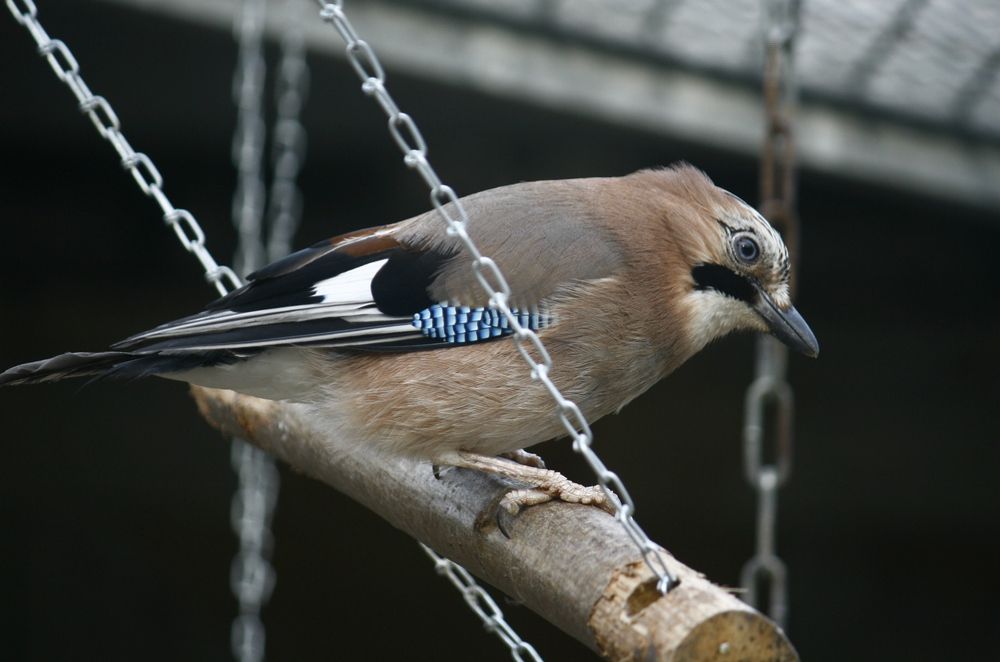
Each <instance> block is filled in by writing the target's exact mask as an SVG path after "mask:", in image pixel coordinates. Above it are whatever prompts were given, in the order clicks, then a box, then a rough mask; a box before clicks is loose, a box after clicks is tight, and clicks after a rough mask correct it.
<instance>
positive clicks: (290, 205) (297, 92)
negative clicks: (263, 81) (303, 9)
mask: <svg viewBox="0 0 1000 662" xmlns="http://www.w3.org/2000/svg"><path fill="white" fill-rule="evenodd" d="M297 4H298V0H285V1H284V6H283V7H282V9H281V11H282V16H283V17H284V20H285V26H284V34H283V36H282V39H281V62H280V63H279V64H278V76H277V80H276V87H275V97H276V101H277V106H278V112H277V117H276V119H275V121H274V130H273V132H272V140H273V144H274V155H273V164H274V177H273V179H272V180H271V191H270V193H271V200H270V206H269V208H268V237H267V259H268V261H269V262H270V261H274V260H277V259H279V258H282V257H284V256H286V255H288V254H289V253H290V252H291V250H292V237H293V236H294V235H295V231H296V230H297V229H298V227H299V220H300V218H301V215H302V193H301V191H300V190H299V186H298V183H297V181H296V180H297V179H298V175H299V170H301V169H302V162H303V161H304V160H305V151H306V129H305V127H304V126H303V125H302V122H301V120H300V119H299V116H300V114H301V111H302V106H303V104H305V101H306V97H307V96H308V94H309V65H308V64H307V63H306V53H305V42H304V40H303V35H302V25H301V23H300V22H299V13H298V12H297V11H295V5H297Z"/></svg>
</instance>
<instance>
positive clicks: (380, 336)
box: [0, 226, 544, 385]
mask: <svg viewBox="0 0 1000 662" xmlns="http://www.w3.org/2000/svg"><path fill="white" fill-rule="evenodd" d="M393 228H394V226H388V227H385V228H376V229H373V230H366V231H362V232H359V233H355V234H351V235H344V236H342V237H336V238H334V239H330V240H327V241H323V242H321V243H319V244H316V245H315V246H312V247H310V248H307V249H304V250H301V251H299V252H297V253H294V254H292V255H289V256H288V257H285V258H283V259H281V260H279V261H277V262H274V263H273V264H271V265H268V266H267V267H265V268H263V269H261V270H260V271H258V272H256V273H254V274H252V275H251V276H250V277H249V282H248V283H247V284H246V285H244V286H243V287H241V288H239V289H237V290H235V291H233V292H231V293H229V294H228V295H226V296H224V297H222V298H221V299H218V300H216V301H214V302H213V303H211V304H209V305H208V306H207V307H206V308H205V310H203V311H202V312H200V313H198V314H196V315H192V316H190V317H185V318H182V319H179V320H176V321H173V322H169V323H167V324H163V325H161V326H158V327H156V328H154V329H151V330H149V331H145V332H143V333H139V334H136V335H134V336H132V337H130V338H127V339H125V340H123V341H121V342H119V343H116V344H114V345H112V347H111V350H112V351H107V352H95V353H87V352H72V353H67V354H60V355H59V356H55V357H52V358H49V359H45V360H42V361H36V362H32V363H25V364H23V365H19V366H16V367H14V368H11V369H9V370H7V371H6V372H4V373H2V374H0V385H7V384H28V383H39V382H48V381H55V380H60V379H67V378H71V377H86V376H102V377H103V376H106V377H112V378H136V377H145V376H149V375H165V376H170V375H171V374H172V373H175V374H176V373H186V372H188V371H192V370H196V369H199V368H208V367H216V366H224V365H230V364H235V363H239V362H241V361H245V360H247V359H249V358H252V357H254V356H257V355H259V354H260V353H262V352H265V351H266V350H269V349H275V348H281V347H311V348H328V349H331V350H338V351H350V350H364V351H413V350H420V349H433V348H438V347H449V346H454V345H455V344H463V343H467V342H471V341H479V340H490V339H493V338H496V337H500V336H503V335H507V333H508V331H507V329H506V323H505V322H503V321H502V320H500V321H498V320H497V318H496V315H495V314H493V322H494V324H493V326H492V327H490V328H487V327H485V326H484V327H483V329H480V330H478V331H477V330H476V329H477V328H478V327H476V328H472V327H475V326H476V323H472V325H471V327H470V328H471V331H469V333H468V334H466V331H467V330H468V329H467V328H466V326H461V325H462V324H465V322H464V321H463V320H464V318H463V313H462V312H461V311H462V310H464V311H465V313H469V312H470V309H468V308H466V309H455V308H449V307H447V306H446V305H441V304H439V303H438V302H435V301H432V300H431V298H430V296H429V294H428V290H429V288H430V285H431V282H432V281H433V279H434V278H435V276H436V275H437V274H438V273H439V271H440V270H441V268H442V266H443V265H444V263H445V262H446V261H447V260H449V259H450V258H451V257H452V254H451V253H449V252H447V251H442V250H433V249H418V248H414V247H411V246H406V245H404V244H401V243H400V242H398V241H397V240H396V239H395V238H394V236H393V234H394V232H393ZM456 310H459V312H458V313H456V312H455V311H456ZM449 311H451V312H450V313H449ZM475 314H476V313H475V312H474V311H473V312H472V315H475ZM486 314H487V317H488V316H489V311H487V313H486ZM449 315H450V317H449ZM479 315H480V316H481V315H482V313H481V312H480V313H479ZM421 316H422V317H423V322H422V323H421ZM465 317H468V314H466V315H465ZM476 319H479V318H478V317H477V318H476ZM533 319H534V320H535V322H536V324H535V325H536V326H540V325H543V324H544V320H541V321H539V318H538V316H537V315H535V316H533ZM456 324H457V325H458V330H459V334H456V333H455V332H454V330H455V328H456ZM435 325H437V326H435ZM467 326H468V325H467Z"/></svg>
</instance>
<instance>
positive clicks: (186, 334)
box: [0, 165, 817, 500]
mask: <svg viewBox="0 0 1000 662" xmlns="http://www.w3.org/2000/svg"><path fill="white" fill-rule="evenodd" d="M463 204H464V206H465V208H466V210H467V211H468V214H469V217H470V221H469V225H468V232H469V235H470V236H471V237H472V239H473V240H474V241H475V242H476V244H477V245H478V247H479V249H480V251H481V252H482V253H483V254H484V255H488V256H490V257H491V258H493V259H494V260H495V261H496V262H497V264H498V265H499V267H500V269H501V270H502V271H503V273H504V274H505V276H506V278H507V280H508V282H509V284H510V286H511V288H512V291H513V295H512V299H511V304H512V305H513V306H515V307H517V308H519V309H521V310H522V311H532V312H534V313H537V314H538V315H539V319H540V320H542V321H543V322H544V325H543V326H544V328H542V329H541V330H540V331H539V335H540V337H541V338H542V340H543V341H544V343H545V345H546V347H547V348H548V351H549V352H550V354H551V356H552V359H553V363H554V368H553V372H552V378H553V381H554V382H555V383H556V384H557V385H558V386H559V388H560V389H562V391H563V393H564V394H565V395H566V397H568V398H570V399H572V400H574V401H575V402H576V403H577V404H578V405H579V406H580V408H581V409H582V411H583V413H584V414H585V415H586V416H587V417H588V418H589V419H590V420H594V419H597V418H600V417H601V416H604V415H606V414H609V413H612V412H615V411H617V410H619V409H621V407H623V406H624V405H625V404H627V403H628V402H630V401H631V400H632V399H633V398H635V397H636V396H638V395H639V394H641V393H642V392H644V391H645V390H647V389H648V388H649V387H650V386H652V385H653V384H655V383H656V382H657V381H658V380H660V379H662V378H663V377H664V376H666V375H667V374H669V373H670V372H671V371H673V370H674V369H676V368H677V367H678V366H679V365H681V364H682V363H683V362H684V361H686V360H687V359H688V358H689V357H690V356H691V355H693V354H694V353H695V352H697V351H699V350H700V349H702V348H703V347H704V346H705V345H706V344H707V343H709V342H711V341H712V340H715V339H716V338H719V337H722V336H724V335H726V334H728V333H730V332H732V331H739V330H751V331H762V332H770V333H773V334H774V335H775V336H777V337H778V338H779V339H781V340H783V341H784V342H786V343H788V344H789V345H791V346H792V347H794V348H796V349H798V350H800V351H803V352H805V353H808V354H812V355H815V353H816V352H817V345H816V340H815V338H814V337H813V336H812V333H811V331H809V329H808V326H806V324H805V322H804V321H803V320H802V318H801V317H800V316H799V315H798V313H797V312H795V310H794V308H792V307H791V302H790V300H789V293H788V276H789V268H788V252H787V250H786V249H785V246H784V244H783V243H782V241H781V238H780V237H779V235H778V234H777V233H776V232H775V231H774V230H773V228H771V226H770V225H768V223H767V222H766V221H765V220H764V219H763V218H762V217H761V216H760V215H759V214H757V212H755V211H754V210H753V209H752V208H750V207H749V206H748V205H746V204H745V203H744V202H743V201H741V200H740V199H739V198H737V197H735V196H733V195H732V194H730V193H728V192H726V191H724V190H723V189H720V188H717V187H716V186H715V185H714V184H712V182H711V181H710V180H709V179H708V178H707V177H706V176H705V175H704V174H703V173H701V172H700V171H698V170H696V169H694V168H692V167H690V166H686V165H680V166H676V167H672V168H665V169H659V170H644V171H641V172H637V173H634V174H632V175H628V176H626V177H611V178H592V179H577V180H561V181H543V182H529V183H523V184H515V185H512V186H506V187H501V188H498V189H493V190H490V191H485V192H482V193H478V194H475V195H472V196H469V197H467V198H465V199H463ZM435 304H442V305H445V304H448V305H454V306H469V307H473V308H476V307H484V306H486V305H487V304H488V298H487V296H486V295H485V293H484V292H483V291H482V290H481V289H480V287H479V285H478V283H477V282H476V280H475V279H474V278H473V276H472V271H471V257H470V256H469V254H468V253H467V252H465V251H464V250H462V248H461V246H460V245H459V244H458V241H457V240H456V239H455V238H454V237H451V236H449V235H447V234H446V233H445V232H444V226H443V223H442V222H441V220H440V218H439V217H438V215H437V214H436V212H428V213H426V214H422V215H420V216H417V217H414V218H412V219H409V220H406V221H402V222H400V223H396V224H393V225H386V226H380V227H378V228H373V229H370V230H362V231H358V232H354V233H351V234H350V235H344V236H342V237H338V238H334V239H332V240H330V241H328V242H323V243H322V244H317V245H316V246H314V247H312V248H309V249H306V250H303V251H300V252H299V253H296V254H294V255H292V256H289V257H288V258H285V259H284V260H281V261H279V262H277V263H275V264H273V265H270V266H268V267H266V268H265V269H263V270H261V271H260V272H258V274H257V275H256V277H255V279H254V280H252V282H251V283H250V284H249V285H247V286H245V287H244V288H241V289H240V290H238V291H237V292H235V293H233V294H231V295H229V296H227V297H225V298H223V299H221V300H219V301H217V302H215V303H213V304H212V305H211V306H209V307H208V308H207V309H206V310H205V311H204V312H203V313H201V314H199V315H195V316H193V317H190V318H185V319H184V320H178V321H177V322H172V323H170V324H166V325H163V326H161V327H157V328H156V329H153V330H152V331H148V332H146V333H142V334H139V335H137V336H133V337H132V338H130V339H128V340H126V341H124V342H123V343H119V344H118V345H116V346H115V351H113V352H105V353H99V354H92V355H79V354H76V355H62V356H60V357H56V358H54V359H50V360H48V361H42V362H38V363H34V364H27V365H25V366H18V367H17V368H13V369H11V370H9V371H8V372H6V373H4V374H3V375H2V376H0V384H2V383H20V382H31V381H45V380H47V379H53V378H61V377H65V376H76V375H81V374H94V373H100V372H104V371H108V370H110V372H111V373H112V374H113V375H127V376H131V375H136V374H162V375H163V376H166V377H170V378H173V379H181V380H185V381H190V382H193V383H197V384H201V385H205V386H214V387H222V388H230V389H233V390H237V391H242V392H245V393H249V394H252V395H258V396H261V397H266V398H272V399H286V400H292V401H298V402H305V403H308V404H309V406H310V407H311V408H313V409H314V410H315V412H316V413H317V415H319V416H321V417H322V418H323V420H324V422H325V423H326V425H327V426H328V427H329V428H330V429H331V431H333V432H336V436H338V437H339V438H340V439H341V440H342V441H343V445H344V448H348V449H349V448H350V447H352V446H357V445H365V446H368V447H375V448H379V449H381V450H384V451H386V452H397V453H407V454H412V455H416V456H419V457H422V458H426V459H427V460H430V461H432V462H437V463H445V464H446V463H455V464H459V463H461V464H463V466H471V465H470V464H469V462H470V460H469V459H468V458H469V457H475V456H477V455H482V456H494V455H498V454H501V453H506V452H510V451H514V450H516V449H519V448H521V447H523V446H530V445H532V444H536V443H538V442H541V441H545V440H546V439H551V438H553V437H555V436H557V435H559V434H561V433H562V426H561V424H560V423H559V421H558V420H557V419H556V417H555V416H554V415H553V410H554V406H553V402H552V400H551V398H550V397H549V395H548V394H547V393H546V392H545V391H544V390H543V389H542V387H541V386H540V385H539V384H537V383H535V382H532V381H531V379H530V378H529V371H528V368H527V366H526V365H525V364H524V362H523V361H522V359H521V357H520V355H519V353H518V352H517V350H516V348H515V346H514V343H513V342H511V340H510V339H509V338H508V339H503V338H497V339H493V340H481V341H478V342H472V340H469V341H468V342H467V344H462V343H463V342H465V341H459V342H454V343H452V344H448V343H446V342H445V341H444V340H443V339H441V338H440V337H437V338H436V337H435V336H427V332H425V331H418V330H417V329H416V328H415V327H414V324H413V323H411V317H412V316H413V315H414V313H419V311H421V309H423V310H424V312H426V311H427V310H430V309H431V308H427V306H431V307H432V308H433V306H434V305H435ZM418 317H419V314H418ZM421 334H423V335H421ZM461 453H465V455H461ZM468 453H471V454H472V455H471V456H469V455H468ZM460 455H461V457H460ZM476 466H477V467H478V468H486V469H488V470H492V469H489V467H488V466H487V465H482V464H480V465H476ZM489 466H492V465H489ZM584 498H586V499H589V498H590V497H589V496H588V497H581V499H584ZM578 500H580V499H578Z"/></svg>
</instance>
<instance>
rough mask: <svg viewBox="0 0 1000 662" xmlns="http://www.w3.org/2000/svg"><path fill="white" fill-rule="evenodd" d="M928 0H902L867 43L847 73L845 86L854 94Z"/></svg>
mask: <svg viewBox="0 0 1000 662" xmlns="http://www.w3.org/2000/svg"><path fill="white" fill-rule="evenodd" d="M928 1H929V0H904V2H903V4H902V6H900V8H899V9H897V10H896V13H895V14H894V15H893V16H892V18H891V19H889V21H887V22H886V25H885V27H884V28H883V29H882V31H881V32H880V33H879V34H878V36H876V37H875V39H873V40H872V42H871V43H870V44H868V48H867V49H866V50H865V52H864V54H863V55H861V56H860V57H859V58H858V59H857V60H856V61H855V63H854V66H853V67H852V68H851V71H850V73H848V74H847V81H846V84H845V87H846V88H847V89H849V90H852V91H854V93H855V94H860V93H861V92H863V91H864V90H865V89H866V88H867V87H868V85H870V84H871V81H872V79H873V78H874V77H875V74H877V73H878V70H879V69H880V68H881V67H882V65H883V64H885V61H886V60H887V59H888V58H889V56H890V55H891V54H892V50H893V49H894V48H896V46H897V45H899V42H901V41H902V40H903V39H905V38H906V35H908V34H909V33H910V30H912V29H913V25H914V23H916V21H917V17H919V16H920V12H921V11H922V10H923V9H924V8H925V7H926V6H927V3H928Z"/></svg>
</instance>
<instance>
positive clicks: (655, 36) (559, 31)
mask: <svg viewBox="0 0 1000 662" xmlns="http://www.w3.org/2000/svg"><path fill="white" fill-rule="evenodd" d="M112 1H114V2H118V3H123V4H129V5H133V6H136V7H145V8H153V9H158V10H162V11H165V12H170V13H173V14H181V15H184V16H187V17H190V18H194V19H199V20H204V21H209V22H211V23H216V24H219V25H222V26H226V27H228V26H229V25H231V24H232V21H233V18H232V17H233V14H234V13H235V12H237V11H238V8H239V0H112ZM766 1H767V0H367V1H364V2H362V1H361V0H356V1H355V2H347V3H346V10H347V12H348V15H349V16H350V17H351V19H352V21H353V22H354V24H355V25H356V27H357V28H358V31H359V32H360V33H361V34H362V35H363V37H364V38H366V39H367V40H368V41H369V42H370V43H371V44H372V45H373V46H374V48H375V50H376V52H378V53H379V55H380V57H381V58H382V59H383V60H384V61H385V63H386V65H387V66H388V67H389V68H390V75H391V70H392V69H396V70H405V71H407V72H408V73H410V74H415V75H420V76H429V77H433V78H435V79H439V80H444V81H446V82H450V83H454V84H461V85H468V86H471V87H475V88H480V89H483V90H486V91H489V92H491V93H493V94H500V95H504V96H510V97H514V98H517V99H520V100H525V101H529V102H532V103H537V104H542V105H545V106H549V107H556V108H559V109H561V110H568V111H571V112H577V113H581V114H587V115H591V116H596V117H600V118H604V119H606V120H608V121H611V122H618V123H626V124H629V125H633V126H636V125H638V126H642V127H644V128H646V129H649V130H653V131H658V132H663V133H667V134H670V135H675V136H679V137H682V138H684V139H687V140H693V141H699V142H704V143H707V144H710V145H713V146H715V147H719V148H723V149H730V150H734V151H737V152H742V153H752V152H755V151H756V150H757V148H758V145H759V143H760V140H761V128H762V118H761V110H760V101H759V91H758V88H759V81H760V74H759V72H760V69H761V60H762V56H761V53H762V34H763V32H762V22H763V20H762V15H763V5H764V3H765V2H766ZM273 5H274V6H275V7H282V6H285V5H284V3H273ZM287 6H295V7H300V8H301V9H300V11H301V12H302V14H303V20H305V21H306V24H305V25H306V30H307V35H308V39H309V41H310V44H311V45H313V46H314V47H316V48H318V49H322V50H326V51H329V52H336V53H342V50H343V46H342V44H341V42H340V40H339V38H338V36H337V35H336V34H335V33H334V32H333V31H332V30H331V29H330V28H329V26H326V25H324V24H322V22H321V21H320V20H319V19H318V17H317V16H316V13H317V12H316V10H317V7H316V5H315V3H311V2H306V1H305V0H303V1H302V2H296V3H291V4H290V5H287ZM272 13H274V12H272ZM310 16H311V18H310ZM273 18H274V21H273V26H274V27H275V28H276V29H277V27H278V24H279V21H278V20H277V17H273ZM796 53H797V55H796V69H797V76H798V81H799V86H800V91H801V104H800V111H799V115H798V133H797V135H798V141H799V148H800V154H801V161H802V163H803V165H805V166H807V167H813V168H816V169H819V170H822V171H827V172H832V173H837V174H843V175H848V176H851V177H859V178H863V179H866V180H871V181H875V182H879V183H884V184H888V185H892V186H896V187H901V188H907V189H911V190H919V191H921V192H923V193H925V194H930V195H938V196H942V197H945V198H951V199H959V200H962V201H965V202H971V203H973V204H978V205H984V206H989V207H993V208H1000V74H998V71H1000V2H996V0H962V1H961V2H956V1H954V0H879V1H878V2H874V1H872V0H802V5H801V22H800V32H799V37H798V41H797V48H796Z"/></svg>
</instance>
